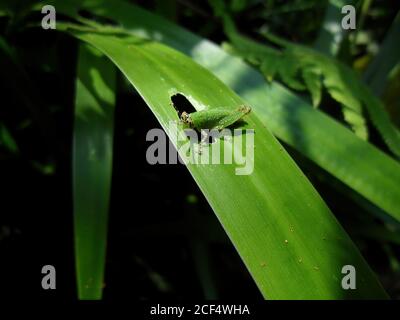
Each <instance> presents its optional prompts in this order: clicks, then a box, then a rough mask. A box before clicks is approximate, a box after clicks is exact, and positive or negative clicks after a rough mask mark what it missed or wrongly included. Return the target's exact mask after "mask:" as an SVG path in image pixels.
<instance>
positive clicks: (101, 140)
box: [73, 45, 116, 299]
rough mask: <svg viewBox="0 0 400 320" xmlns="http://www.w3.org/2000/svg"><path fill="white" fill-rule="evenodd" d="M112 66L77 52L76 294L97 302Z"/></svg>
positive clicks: (91, 52)
mask: <svg viewBox="0 0 400 320" xmlns="http://www.w3.org/2000/svg"><path fill="white" fill-rule="evenodd" d="M115 81H116V73H115V67H114V66H113V65H112V64H111V63H110V62H109V61H108V59H106V58H105V57H103V56H102V54H101V53H99V52H98V51H97V50H95V49H94V48H91V47H87V46H85V45H81V46H80V48H79V57H78V71H77V79H76V98H75V126H74V143H73V198H74V199H73V200H74V232H75V259H76V271H77V284H78V296H79V298H80V299H101V296H102V291H103V281H104V280H103V278H104V266H105V254H106V243H107V225H108V210H109V198H110V187H111V174H112V155H113V136H114V103H115Z"/></svg>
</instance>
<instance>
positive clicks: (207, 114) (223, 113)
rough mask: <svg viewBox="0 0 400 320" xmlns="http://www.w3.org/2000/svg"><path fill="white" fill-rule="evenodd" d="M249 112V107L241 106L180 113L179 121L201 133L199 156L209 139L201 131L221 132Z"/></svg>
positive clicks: (207, 135)
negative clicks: (203, 145) (233, 108)
mask: <svg viewBox="0 0 400 320" xmlns="http://www.w3.org/2000/svg"><path fill="white" fill-rule="evenodd" d="M250 111H251V108H250V107H249V106H245V105H241V106H240V107H238V108H237V109H236V110H231V109H226V108H215V109H211V110H202V111H197V112H192V113H187V112H182V114H181V116H180V119H181V122H182V123H183V124H186V125H188V126H189V127H190V128H191V129H195V130H197V131H198V132H200V133H201V135H202V138H201V141H200V149H199V153H200V154H201V153H202V151H201V145H202V144H203V143H204V142H205V141H207V139H209V135H210V134H209V133H208V134H205V135H203V130H207V129H208V130H218V131H221V130H222V129H225V128H226V127H229V126H231V125H232V124H234V123H235V122H237V121H239V120H240V119H242V118H243V117H244V116H245V115H246V114H248V113H249V112H250Z"/></svg>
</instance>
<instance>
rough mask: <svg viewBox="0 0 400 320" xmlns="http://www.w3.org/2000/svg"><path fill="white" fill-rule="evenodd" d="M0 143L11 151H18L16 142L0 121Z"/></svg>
mask: <svg viewBox="0 0 400 320" xmlns="http://www.w3.org/2000/svg"><path fill="white" fill-rule="evenodd" d="M1 145H3V146H4V147H5V148H7V149H8V150H9V151H10V152H12V153H17V152H18V146H17V143H16V142H15V140H14V138H13V137H12V135H11V133H10V131H8V129H7V128H6V126H4V125H3V124H2V123H0V146H1Z"/></svg>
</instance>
